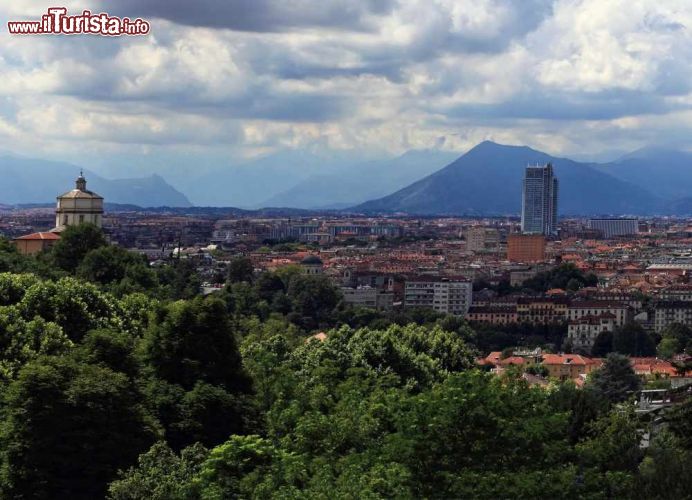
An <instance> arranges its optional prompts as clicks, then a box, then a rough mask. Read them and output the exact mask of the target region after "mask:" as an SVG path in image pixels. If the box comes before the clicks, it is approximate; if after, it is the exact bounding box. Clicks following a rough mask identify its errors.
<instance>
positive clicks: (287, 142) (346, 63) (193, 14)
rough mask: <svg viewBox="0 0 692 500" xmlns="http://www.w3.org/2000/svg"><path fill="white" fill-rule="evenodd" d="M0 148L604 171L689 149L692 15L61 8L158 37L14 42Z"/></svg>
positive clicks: (347, 5) (6, 51)
mask: <svg viewBox="0 0 692 500" xmlns="http://www.w3.org/2000/svg"><path fill="white" fill-rule="evenodd" d="M59 3H60V2H56V1H54V0H49V1H47V2H44V1H43V0H12V1H4V2H2V4H1V5H0V20H1V21H2V26H1V27H2V34H1V35H0V149H2V150H4V151H12V152H15V153H18V154H23V155H29V156H40V157H50V158H56V159H62V160H71V161H79V160H82V161H81V162H82V163H84V162H85V161H90V162H98V161H101V160H103V159H105V158H119V157H136V158H138V159H139V160H138V163H139V164H140V165H145V166H146V165H147V164H148V163H151V164H156V163H157V162H161V161H163V159H165V158H171V157H181V155H182V156H184V157H186V158H194V157H195V156H199V157H200V158H202V157H205V158H209V157H214V158H229V159H232V158H236V159H237V158H248V157H253V156H257V155H263V154H267V153H271V152H273V151H277V150H283V149H306V150H311V151H317V150H337V151H342V152H343V151H347V152H348V151H357V152H361V153H362V152H378V153H383V152H384V153H387V154H398V153H401V152H403V151H406V150H408V149H418V148H442V149H448V150H455V151H463V150H465V149H467V148H469V147H470V146H472V145H474V144H475V143H477V142H480V141H482V140H484V139H492V140H495V141H497V142H502V143H508V144H528V145H531V146H533V147H536V148H539V149H543V150H545V151H548V152H550V153H556V154H564V155H572V156H575V157H585V156H593V157H608V155H615V154H617V153H618V152H624V151H629V150H633V149H636V148H639V147H642V146H646V145H652V144H666V145H667V144H672V145H676V146H678V147H685V148H687V147H688V146H692V145H691V144H690V143H689V142H688V141H689V137H690V136H691V133H692V110H691V109H690V105H691V104H692V68H691V67H690V62H691V59H692V43H691V42H692V40H691V32H690V30H691V29H692V2H691V1H690V0H664V1H661V0H228V1H224V0H198V1H188V0H74V1H73V0H65V1H64V3H63V4H62V5H64V6H66V7H67V8H68V9H69V10H70V11H71V12H73V13H76V12H77V11H81V10H82V9H85V8H86V9H90V10H92V11H95V12H100V11H106V12H108V13H110V14H117V15H123V16H129V17H136V16H141V17H144V18H146V19H148V20H150V21H151V25H152V28H151V33H150V35H148V36H143V37H121V38H104V37H98V36H75V37H70V36H40V37H39V36H30V37H19V36H11V35H9V34H8V33H7V28H6V22H7V21H8V20H21V19H35V18H38V17H39V16H40V15H41V14H42V13H45V11H46V9H47V7H49V6H55V5H56V4H59Z"/></svg>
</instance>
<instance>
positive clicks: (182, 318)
mask: <svg viewBox="0 0 692 500" xmlns="http://www.w3.org/2000/svg"><path fill="white" fill-rule="evenodd" d="M143 356H144V360H145V362H146V363H147V364H148V365H149V366H151V367H152V368H153V369H154V371H155V373H156V375H157V376H158V377H161V378H162V379H164V380H167V381H168V382H171V383H174V384H179V385H181V386H182V387H183V388H185V389H186V390H190V389H192V388H193V387H194V386H195V384H196V383H197V382H198V381H205V382H208V383H210V384H212V385H220V386H222V387H224V388H226V389H228V390H231V391H240V392H245V391H248V390H249V388H250V380H249V379H248V377H247V375H246V374H245V372H244V370H243V366H242V360H241V357H240V353H239V351H238V346H237V344H236V340H235V336H234V333H233V330H232V329H231V324H230V322H229V318H228V314H227V313H226V305H225V304H224V303H223V301H221V300H219V299H216V298H207V299H203V298H201V297H198V298H196V299H194V300H191V301H186V302H185V301H178V302H174V303H171V304H168V305H165V306H162V307H160V308H159V310H158V311H157V312H156V313H155V315H154V318H153V322H152V323H151V325H150V326H149V329H148V330H147V332H146V334H145V337H144V340H143Z"/></svg>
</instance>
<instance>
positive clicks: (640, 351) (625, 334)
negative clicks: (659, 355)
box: [613, 323, 656, 356]
mask: <svg viewBox="0 0 692 500" xmlns="http://www.w3.org/2000/svg"><path fill="white" fill-rule="evenodd" d="M613 350H614V351H615V352H619V353H620V354H626V355H629V356H655V355H656V343H655V342H654V341H653V339H652V338H651V336H650V335H649V334H648V333H647V332H646V330H644V328H643V327H642V326H641V325H640V324H639V323H627V324H625V325H623V326H621V327H620V328H616V329H615V331H614V332H613Z"/></svg>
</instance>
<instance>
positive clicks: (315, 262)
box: [300, 255, 322, 266]
mask: <svg viewBox="0 0 692 500" xmlns="http://www.w3.org/2000/svg"><path fill="white" fill-rule="evenodd" d="M300 263H301V264H302V265H304V266H321V265H322V259H320V258H319V257H318V256H317V255H308V256H307V257H305V258H304V259H303V260H301V261H300Z"/></svg>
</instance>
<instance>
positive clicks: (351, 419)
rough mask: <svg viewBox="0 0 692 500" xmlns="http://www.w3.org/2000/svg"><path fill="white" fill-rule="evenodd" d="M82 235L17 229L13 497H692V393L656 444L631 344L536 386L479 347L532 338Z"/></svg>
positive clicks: (0, 413)
mask: <svg viewBox="0 0 692 500" xmlns="http://www.w3.org/2000/svg"><path fill="white" fill-rule="evenodd" d="M74 231H75V234H78V235H82V236H81V237H80V238H78V239H77V238H66V239H65V240H63V243H62V244H61V245H60V246H59V247H57V246H56V247H55V249H56V250H55V253H53V252H48V253H47V254H44V255H40V256H38V257H36V258H23V257H21V256H19V255H18V254H16V252H14V251H13V250H12V248H11V247H10V246H8V245H7V244H5V243H4V242H0V266H3V267H0V270H2V271H4V272H3V273H0V393H1V394H0V396H1V399H0V443H1V445H0V476H1V477H0V496H2V497H3V498H4V497H7V498H102V497H104V496H107V497H110V498H114V499H162V500H163V499H183V498H185V499H195V498H200V499H201V498H205V499H207V498H214V499H217V498H218V499H221V498H273V497H276V498H390V497H395V498H431V497H438V498H439V497H447V498H551V499H552V498H566V497H574V498H594V499H598V498H634V497H635V496H642V495H644V496H645V497H647V498H688V497H689V491H690V479H689V478H690V477H692V474H690V472H692V471H691V470H690V464H691V463H692V462H691V461H690V458H692V457H691V454H692V451H691V447H692V443H691V442H690V435H691V434H692V423H691V422H692V420H691V419H692V411H691V410H690V408H691V406H690V402H689V401H688V402H687V403H685V404H683V405H680V406H679V407H677V408H676V409H675V410H674V411H671V412H669V413H667V414H665V415H664V420H665V423H666V426H665V429H666V430H665V431H661V432H658V433H657V434H656V435H655V437H654V439H652V441H651V446H650V447H649V448H648V449H646V450H644V449H642V448H640V442H641V438H642V433H643V432H644V431H645V430H648V429H649V425H650V423H649V422H646V421H643V420H642V419H640V418H639V417H638V416H637V415H636V414H635V413H634V412H633V406H632V405H631V403H630V398H631V396H632V394H633V391H636V390H637V389H639V387H640V381H639V379H638V378H637V377H636V376H635V375H634V373H633V371H632V369H631V367H630V365H629V363H628V362H627V360H626V359H625V358H623V357H622V356H618V355H616V354H611V355H610V356H609V357H608V358H607V360H606V361H605V363H604V366H603V368H602V369H601V370H600V371H598V372H596V373H595V374H594V375H593V376H592V377H591V378H590V380H589V383H588V384H587V385H586V386H585V387H584V388H577V387H575V386H574V385H573V384H572V383H570V382H567V383H558V382H553V383H552V384H551V385H550V387H548V388H537V387H530V386H529V385H528V383H527V382H526V381H525V380H524V379H523V378H522V377H521V373H520V372H519V371H514V370H508V371H506V372H505V373H504V374H503V375H502V376H497V375H493V374H489V373H485V372H482V371H480V370H478V369H476V368H475V361H474V360H475V357H476V356H477V355H478V354H479V352H484V351H487V350H488V349H491V348H492V349H495V348H500V349H501V348H504V347H507V342H510V341H512V340H515V339H516V338H517V337H524V338H526V337H530V336H531V335H532V333H534V332H532V331H524V330H521V329H518V330H516V331H506V332H495V333H492V332H490V331H483V330H477V331H474V330H473V329H471V328H470V327H469V326H468V325H467V324H466V323H465V322H464V321H462V320H459V319H457V318H453V317H447V316H441V315H439V314H436V313H432V312H430V311H425V310H420V311H417V310H412V311H407V312H405V313H401V312H393V313H387V314H383V313H377V312H375V311H370V310H366V309H345V308H344V307H343V304H342V303H341V297H340V295H339V293H338V291H337V290H336V289H335V288H334V287H333V286H332V285H331V284H330V282H329V281H328V280H327V279H326V278H324V277H321V276H317V277H315V276H306V275H304V274H302V273H301V272H300V270H299V269H297V268H290V267H289V268H286V269H282V270H281V271H278V272H276V273H264V274H261V275H257V274H256V273H254V271H253V270H252V269H251V266H249V265H248V262H247V261H241V260H239V261H237V262H235V263H234V264H233V265H232V266H231V268H230V270H229V274H228V280H227V285H226V287H225V288H224V289H223V290H222V291H220V292H218V293H215V294H213V295H211V296H209V297H201V296H199V294H198V290H199V278H198V277H197V275H196V272H195V266H194V265H193V264H191V263H190V262H187V261H186V260H184V259H181V260H174V261H172V262H170V263H169V264H167V265H166V266H165V267H163V268H159V269H153V268H150V267H149V266H147V265H146V263H145V262H144V261H143V260H142V259H141V258H140V257H138V256H135V255H132V254H130V253H128V252H126V251H124V250H122V249H117V248H114V247H111V246H109V245H107V244H105V242H104V241H102V240H101V239H100V238H99V237H98V235H96V234H95V233H94V231H93V228H86V229H85V228H81V229H80V230H79V231H78V230H77V229H75V230H74ZM80 231H82V232H80ZM570 279H573V278H570ZM551 285H552V281H551ZM320 331H321V332H323V334H319V335H316V333H317V332H320ZM502 335H508V336H509V338H510V340H507V341H503V339H502ZM541 335H543V337H544V338H548V339H551V340H552V339H553V338H554V341H555V343H558V342H559V341H560V339H561V336H562V335H563V332H562V331H561V330H555V331H552V330H549V329H546V331H545V332H542V333H541ZM665 338H671V339H674V340H675V341H676V342H681V343H683V342H685V343H686V342H689V335H688V332H685V331H682V330H680V329H677V330H675V331H671V332H668V333H666V337H665ZM613 345H616V347H617V348H618V349H619V348H621V346H620V345H619V344H617V342H616V341H615V340H614V339H613V338H611V339H610V344H609V347H610V350H613V349H612V348H613ZM623 345H624V347H622V349H625V348H628V347H627V345H626V344H623ZM634 347H635V348H636V349H639V347H640V342H639V341H636V342H635V346H634Z"/></svg>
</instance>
